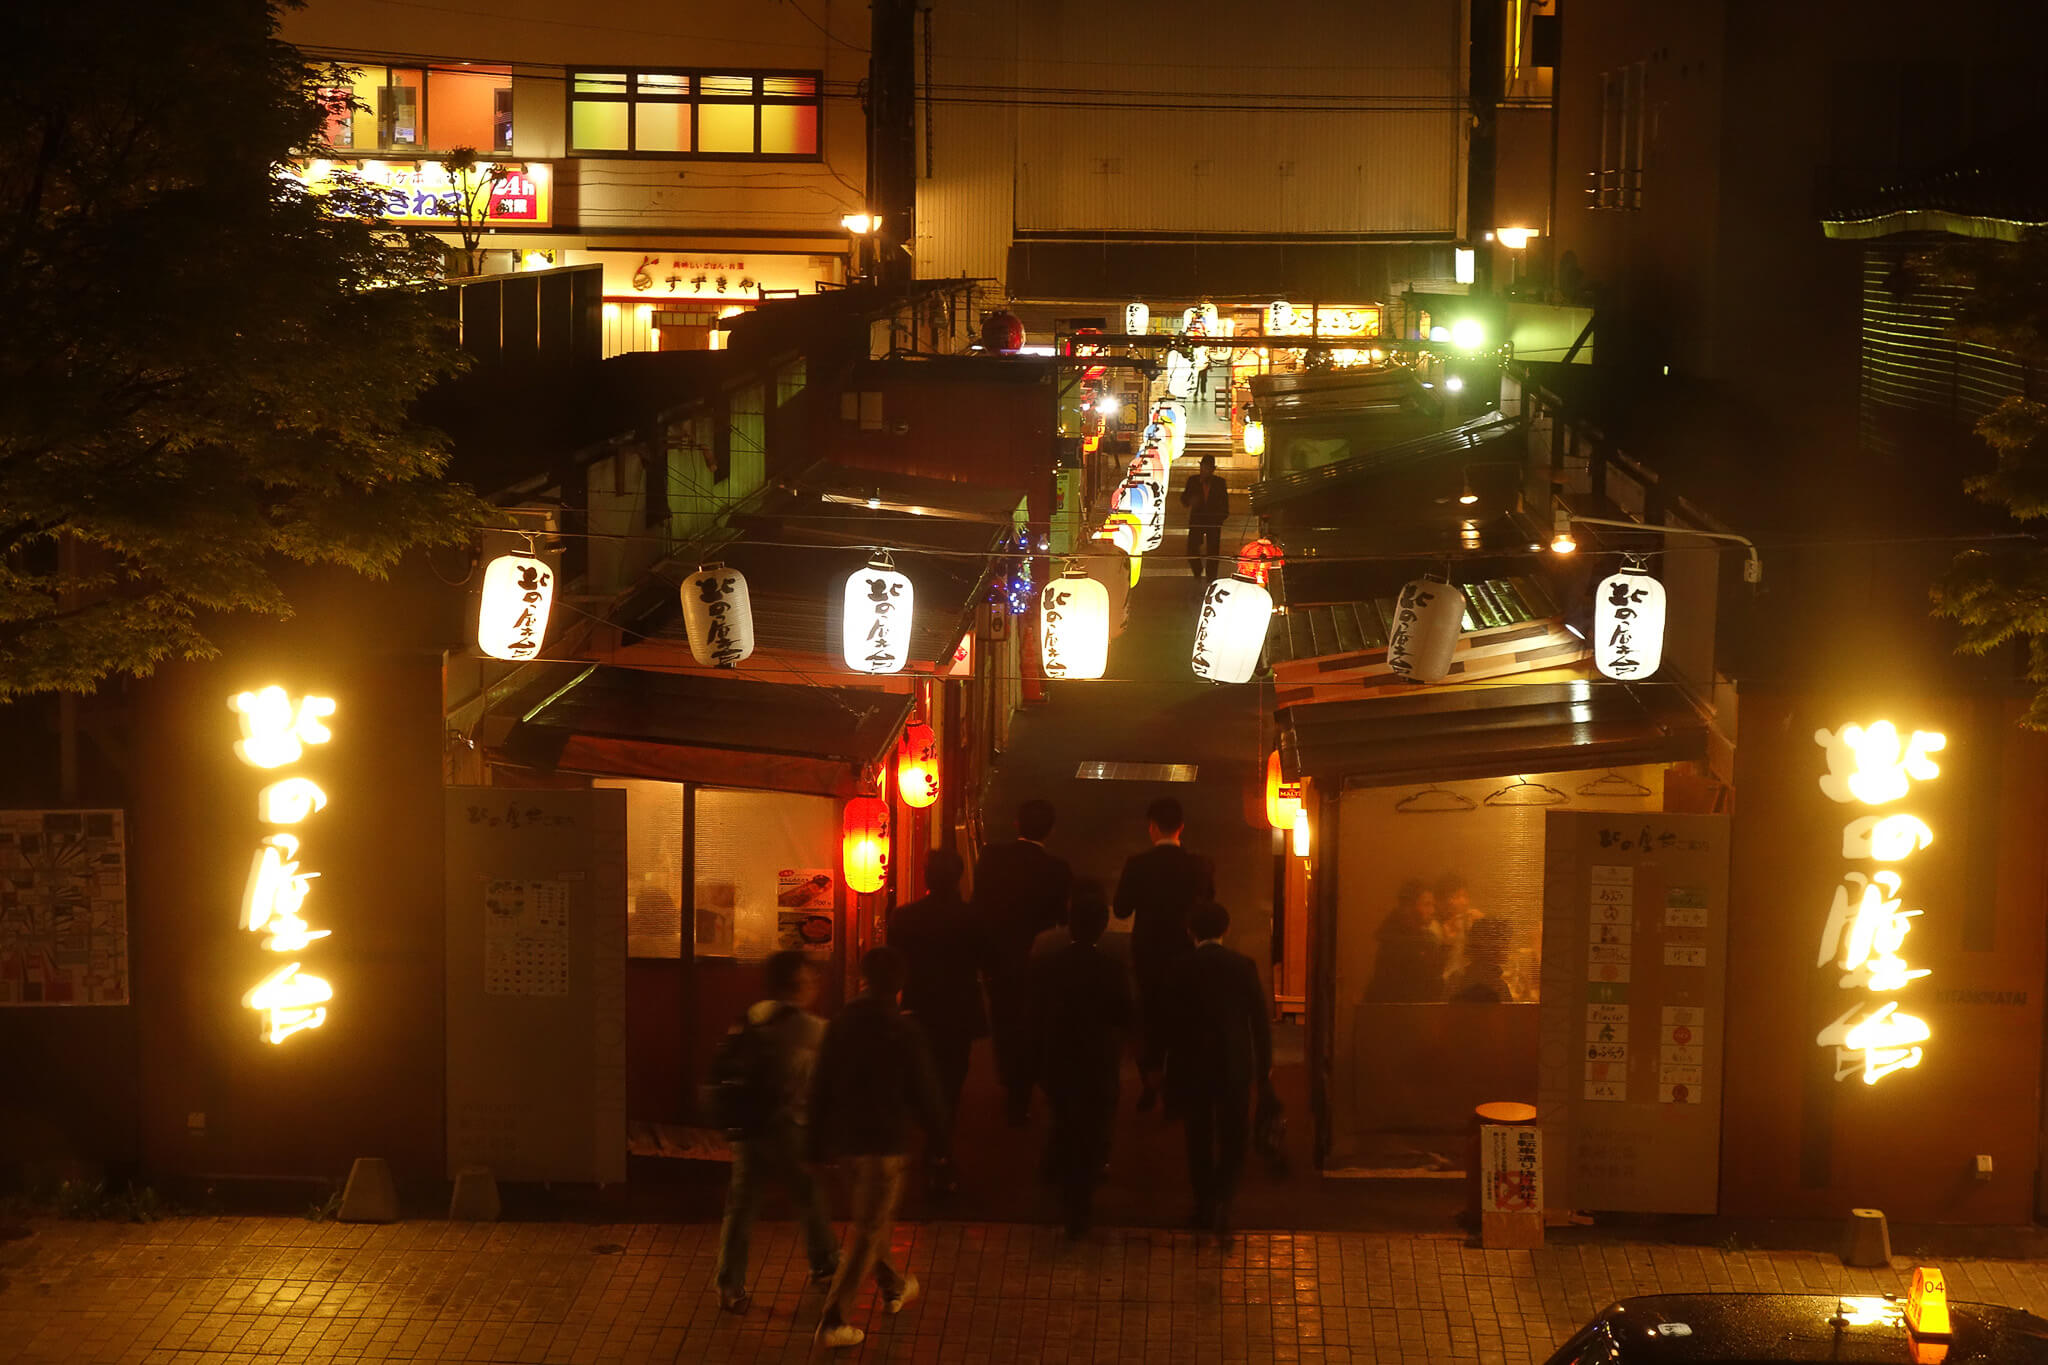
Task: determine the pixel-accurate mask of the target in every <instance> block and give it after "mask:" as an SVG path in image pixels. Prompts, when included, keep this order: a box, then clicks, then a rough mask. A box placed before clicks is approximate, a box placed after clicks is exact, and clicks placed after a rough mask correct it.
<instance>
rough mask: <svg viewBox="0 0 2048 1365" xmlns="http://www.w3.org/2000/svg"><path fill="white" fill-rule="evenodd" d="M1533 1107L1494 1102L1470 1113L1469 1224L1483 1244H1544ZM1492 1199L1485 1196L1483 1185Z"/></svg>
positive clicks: (1538, 1160) (1540, 1166)
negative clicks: (1492, 1188) (1492, 1193)
mask: <svg viewBox="0 0 2048 1365" xmlns="http://www.w3.org/2000/svg"><path fill="white" fill-rule="evenodd" d="M1535 1122H1536V1106H1535V1105H1533V1104H1522V1103H1520V1102H1518V1101H1515V1100H1494V1101H1491V1102H1489V1103H1487V1104H1482V1105H1480V1106H1478V1107H1477V1108H1475V1109H1474V1110H1473V1111H1472V1136H1471V1145H1470V1147H1469V1149H1468V1150H1469V1154H1470V1160H1469V1162H1468V1163H1467V1166H1466V1170H1467V1171H1468V1172H1469V1173H1470V1174H1469V1178H1468V1179H1467V1182H1466V1192H1467V1195H1468V1200H1469V1203H1468V1207H1469V1210H1470V1213H1471V1216H1472V1226H1473V1227H1474V1228H1475V1229H1476V1230H1477V1231H1478V1232H1479V1237H1480V1244H1481V1245H1482V1246H1489V1247H1491V1246H1511V1247H1529V1246H1541V1245H1542V1244H1543V1175H1542V1170H1543V1162H1542V1150H1541V1145H1540V1143H1541V1139H1540V1135H1539V1134H1538V1133H1537V1132H1536V1130H1535V1128H1534V1126H1533V1125H1534V1124H1535ZM1489 1182H1492V1183H1493V1184H1494V1185H1495V1197H1494V1198H1493V1199H1491V1200H1489V1199H1488V1198H1487V1197H1486V1194H1487V1186H1488V1183H1489Z"/></svg>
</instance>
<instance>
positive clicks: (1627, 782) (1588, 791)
mask: <svg viewBox="0 0 2048 1365" xmlns="http://www.w3.org/2000/svg"><path fill="white" fill-rule="evenodd" d="M1579 795H1581V796H1608V797H1621V796H1654V795H1656V793H1655V792H1653V791H1651V790H1650V789H1649V788H1648V787H1645V786H1644V785H1643V784H1642V783H1640V782H1638V781H1636V780H1635V779H1634V778H1630V777H1624V776H1623V775H1622V774H1620V773H1618V772H1616V771H1615V770H1614V769H1612V768H1609V769H1608V770H1607V772H1606V773H1605V774H1604V775H1603V776H1600V777H1596V778H1594V779H1593V780H1592V781H1591V782H1588V783H1587V784H1586V785H1585V786H1583V787H1580V788H1579Z"/></svg>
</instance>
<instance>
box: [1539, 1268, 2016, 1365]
mask: <svg viewBox="0 0 2048 1365" xmlns="http://www.w3.org/2000/svg"><path fill="white" fill-rule="evenodd" d="M1929 1274H1933V1276H1934V1283H1935V1284H1936V1285H1937V1286H1938V1285H1939V1276H1938V1273H1934V1272H1926V1271H1923V1272H1920V1274H1918V1275H1916V1276H1915V1281H1914V1282H1915V1285H1916V1286H1918V1285H1920V1284H1921V1282H1922V1281H1921V1277H1922V1276H1923V1275H1929ZM1909 1302H1914V1301H1913V1296H1912V1295H1908V1296H1906V1297H1904V1298H1902V1297H1899V1296H1897V1295H1891V1294H1885V1295H1862V1294H1853V1295H1840V1296H1838V1295H1834V1294H1647V1295H1643V1296H1641V1297H1639V1298H1632V1299H1623V1300H1621V1301H1620V1302H1619V1303H1616V1304H1614V1305H1613V1306H1612V1307H1610V1308H1607V1309H1606V1310H1604V1311H1603V1312H1601V1313H1600V1315H1599V1316H1598V1317H1596V1318H1594V1319H1593V1321H1591V1322H1590V1323H1588V1324H1586V1326H1585V1327H1583V1328H1581V1329H1580V1331H1579V1332H1578V1334H1577V1335H1575V1336H1574V1337H1573V1338H1572V1339H1571V1340H1570V1341H1568V1342H1566V1343H1565V1344H1564V1345H1563V1346H1561V1347H1559V1348H1558V1351H1557V1353H1556V1354H1555V1355H1553V1356H1551V1357H1550V1360H1549V1365H1667V1362H1669V1363H1670V1365H1680V1363H1681V1362H1684V1363H1686V1365H1690V1363H1691V1362H1699V1363H1700V1365H1707V1363H1708V1362H1713V1363H1714V1365H1724V1363H1729V1362H1739V1363H1740V1365H1764V1363H1765V1362H1778V1361H1804V1360H1815V1361H1818V1360H1826V1361H1853V1362H1863V1363H1864V1365H1980V1362H1983V1363H1989V1362H1996V1365H2036V1362H2039V1363H2040V1365H2048V1319H2044V1318H2038V1317H2035V1316H2034V1315H2033V1314H2032V1313H2029V1312H2026V1311H2024V1310H2022V1309H2018V1308H2003V1307H2000V1306H1998V1305H1996V1304H1988V1303H1949V1302H1948V1301H1947V1297H1946V1294H1945V1292H1944V1293H1941V1294H1940V1298H1939V1302H1938V1303H1937V1302H1935V1300H1934V1297H1933V1296H1932V1295H1924V1296H1923V1299H1922V1300H1921V1301H1920V1302H1914V1307H1913V1308H1912V1309H1910V1310H1909ZM1923 1305H1924V1306H1923ZM1909 1319H1910V1321H1909Z"/></svg>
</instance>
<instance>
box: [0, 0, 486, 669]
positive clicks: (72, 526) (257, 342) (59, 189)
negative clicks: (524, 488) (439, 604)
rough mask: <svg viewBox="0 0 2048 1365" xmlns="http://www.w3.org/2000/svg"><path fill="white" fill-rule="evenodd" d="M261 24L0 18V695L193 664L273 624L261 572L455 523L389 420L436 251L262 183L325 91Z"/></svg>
mask: <svg viewBox="0 0 2048 1365" xmlns="http://www.w3.org/2000/svg"><path fill="white" fill-rule="evenodd" d="M277 18H278V11H277V8H276V5H275V4H273V3H269V0H180V3H178V4H175V5H133V4H125V3H119V0H64V3H61V4H50V5H45V4H27V5H14V6H0V51H4V52H6V53H7V55H8V68H9V74H8V79H7V80H6V81H5V82H0V319H4V320H5V325H4V326H0V700H5V699H6V698H8V697H10V696H14V695H19V694H23V693H28V692H35V691H46V690H52V689H67V690H86V689H89V688H91V687H93V686H94V685H95V684H97V683H98V682H99V681H101V680H102V679H104V678H106V677H108V676H110V675H115V674H136V675H140V674H146V673H148V672H149V671H150V670H151V668H152V667H154V666H155V665H156V664H157V663H159V662H161V661H163V660H165V659H170V658H180V657H182V658H200V657H206V656H208V655H209V654H211V653H212V652H213V647H212V645H211V643H210V642H209V640H208V637H207V627H208V619H209V617H211V616H214V615H215V614H218V613H224V612H263V613H270V614H275V615H285V614H288V613H289V610H290V604H289V602H288V601H287V600H286V597H285V595H284V593H283V592H282V591H281V589H280V587H279V584H278V581H277V578H276V577H275V570H276V569H277V568H278V566H279V564H280V558H282V559H289V560H296V561H300V562H302V563H308V564H323V563H324V564H335V565H342V566H346V567H348V568H350V569H353V570H357V571H360V572H362V573H365V574H370V575H382V574H383V573H385V572H387V571H388V570H389V569H390V567H391V566H392V565H393V564H394V563H395V562H396V561H397V560H398V558H399V557H400V556H401V555H403V554H404V553H405V552H406V551H407V550H409V549H412V548H414V547H417V546H421V545H428V544H434V543H442V542H449V541H454V540H458V539H461V538H464V537H466V536H467V535H468V534H469V527H470V525H471V524H472V523H473V521H474V519H475V517H476V515H477V511H478V504H477V503H476V501H475V500H474V499H473V498H472V497H471V496H470V495H469V494H468V493H466V492H465V491H463V490H461V489H458V488H452V487H449V486H448V485H446V484H445V483H444V482H443V481H442V477H441V476H442V473H443V470H444V468H445V466H446V460H447V450H446V444H445V441H444V439H443V438H442V437H441V436H440V435H439V434H438V433H436V432H434V431H432V430H431V429H428V428H426V427H423V426H421V425H420V424H418V423H416V422H415V421H414V420H413V418H412V417H411V415H410V411H411V405H412V402H413V400H414V399H415V398H416V397H417V396H418V395H419V394H420V393H421V391H422V390H423V389H425V388H426V387H428V386H429V385H431V384H433V383H435V382H437V381H438V380H440V379H442V378H443V377H445V376H447V375H449V374H451V373H452V372H454V371H455V369H456V368H458V365H459V359H460V357H459V353H458V352H457V351H456V350H455V348H454V346H453V340H452V337H451V336H449V335H448V334H447V332H446V330H445V327H444V325H443V324H442V323H441V322H440V321H439V319H438V318H437V316H436V314H435V313H434V311H433V308H432V306H431V304H430V301H429V300H428V298H427V297H426V295H425V292H424V290H425V286H426V285H427V283H428V281H430V280H431V279H432V278H433V277H434V275H435V274H436V272H437V270H438V264H439V262H438V252H437V251H436V249H435V248H434V247H433V246H432V244H431V243H430V242H428V241H426V240H425V239H422V238H418V237H415V236H412V235H410V234H406V233H400V232H394V231H393V230H392V229H391V228H390V227H389V226H388V225H385V224H383V223H382V222H380V220H378V219H377V218H376V217H375V216H374V213H373V212H372V210H371V207H370V205H371V202H372V200H373V198H374V196H371V195H368V194H366V193H364V192H362V191H361V190H359V189H351V188H349V187H348V186H343V187H341V188H338V189H336V190H335V191H334V192H332V193H324V194H321V195H317V196H316V195H313V194H309V193H307V191H306V190H305V189H304V187H303V186H302V185H301V184H300V183H299V182H298V181H297V180H295V179H293V178H291V177H289V176H287V175H284V174H281V173H280V172H281V170H282V168H284V167H286V166H287V165H288V164H289V163H290V162H291V161H292V160H293V158H294V157H295V156H296V155H301V154H304V153H305V152H307V151H308V150H317V147H316V143H317V138H318V136H319V131H320V128H321V126H322V121H323V116H324V115H325V114H326V113H327V112H328V106H327V104H326V102H325V101H326V99H327V98H328V97H326V96H324V95H323V93H322V91H323V84H322V82H321V80H320V78H319V76H318V75H317V73H315V72H313V71H311V70H309V69H308V67H307V65H306V63H305V60H304V58H302V57H301V55H300V54H299V53H298V52H297V51H296V50H294V49H293V48H291V47H290V46H289V45H287V44H285V43H284V42H282V41H281V40H280V39H279V38H278V36H277ZM330 79H331V78H330Z"/></svg>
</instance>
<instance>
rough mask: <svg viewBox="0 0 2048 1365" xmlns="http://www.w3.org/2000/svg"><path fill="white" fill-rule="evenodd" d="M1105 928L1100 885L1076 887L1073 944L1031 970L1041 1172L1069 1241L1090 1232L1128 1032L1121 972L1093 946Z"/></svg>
mask: <svg viewBox="0 0 2048 1365" xmlns="http://www.w3.org/2000/svg"><path fill="white" fill-rule="evenodd" d="M1108 927H1109V900H1108V898H1107V897H1105V896H1104V895H1103V894H1102V884H1101V883H1100V882H1095V881H1082V882H1079V883H1077V884H1076V885H1075V887H1074V903H1073V908H1072V910H1071V911H1070V912H1069V914H1068V917H1067V929H1068V932H1069V934H1070V935H1071V936H1072V941H1071V942H1069V943H1068V944H1067V945H1066V946H1065V947H1062V948H1059V949H1056V950H1055V951H1053V952H1051V953H1048V954H1046V955H1045V956H1044V957H1041V958H1039V959H1038V960H1037V961H1035V962H1033V963H1032V964H1031V999H1032V1006H1033V1009H1032V1018H1033V1022H1034V1024H1035V1025H1036V1029H1035V1031H1036V1034H1037V1041H1038V1047H1039V1080H1040V1083H1041V1084H1042V1085H1043V1086H1044V1087H1045V1093H1046V1097H1047V1098H1048V1099H1050V1100H1051V1101H1052V1134H1051V1136H1050V1138H1049V1139H1048V1141H1047V1144H1046V1166H1047V1168H1048V1169H1049V1170H1051V1172H1052V1174H1053V1178H1054V1179H1055V1180H1056V1181H1058V1182H1059V1187H1060V1197H1061V1202H1062V1205H1063V1212H1064V1213H1065V1215H1066V1221H1067V1236H1069V1237H1074V1238H1079V1237H1082V1236H1084V1235H1086V1233H1087V1231H1088V1215H1089V1208H1090V1205H1091V1204H1092V1203H1093V1201H1094V1195H1095V1184H1096V1181H1097V1180H1098V1179H1099V1178H1100V1177H1101V1174H1102V1166H1103V1163H1104V1162H1105V1161H1107V1160H1108V1159H1109V1138H1110V1131H1111V1128H1112V1127H1113V1126H1114V1124H1115V1122H1116V1098H1117V1073H1118V1071H1120V1070H1121V1069H1122V1064H1123V1035H1124V1033H1125V1031H1126V1030H1128V1029H1129V1028H1130V1024H1131V987H1130V982H1129V981H1128V980H1127V979H1126V978H1125V975H1124V969H1123V965H1122V964H1121V963H1119V962H1118V961H1117V960H1116V959H1115V958H1113V957H1111V956H1110V955H1109V954H1107V953H1105V952H1103V951H1102V950H1101V949H1100V948H1098V947H1097V946H1096V944H1097V943H1098V942H1099V941H1100V940H1101V938H1102V932H1103V930H1104V929H1106V928H1108Z"/></svg>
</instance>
